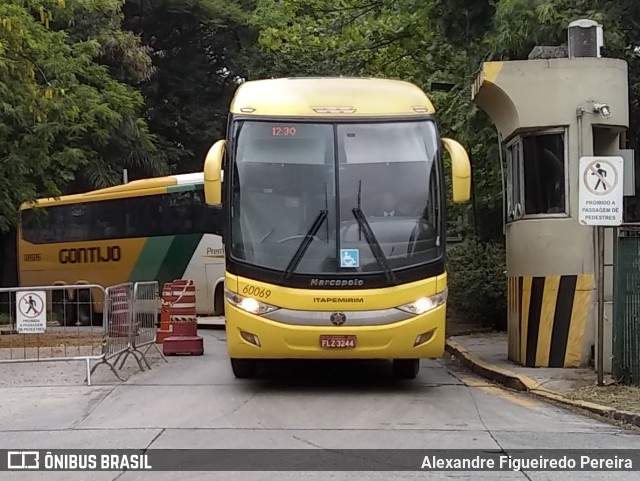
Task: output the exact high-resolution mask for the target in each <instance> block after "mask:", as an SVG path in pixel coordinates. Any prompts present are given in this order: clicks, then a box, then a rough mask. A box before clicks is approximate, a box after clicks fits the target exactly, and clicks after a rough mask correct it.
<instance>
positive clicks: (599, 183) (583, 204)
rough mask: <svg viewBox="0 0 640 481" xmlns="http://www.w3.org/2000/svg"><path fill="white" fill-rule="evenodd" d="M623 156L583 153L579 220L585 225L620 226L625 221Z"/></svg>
mask: <svg viewBox="0 0 640 481" xmlns="http://www.w3.org/2000/svg"><path fill="white" fill-rule="evenodd" d="M623 170H624V160H623V159H622V157H613V156H611V157H582V158H581V159H580V188H579V190H578V198H579V199H578V200H579V202H578V204H579V208H580V214H579V219H578V221H579V222H580V224H582V225H595V226H618V225H620V224H622V202H623V179H622V175H623Z"/></svg>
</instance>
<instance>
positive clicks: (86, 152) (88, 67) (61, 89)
mask: <svg viewBox="0 0 640 481" xmlns="http://www.w3.org/2000/svg"><path fill="white" fill-rule="evenodd" d="M118 6H119V2H118V1H116V0H103V1H101V2H74V1H73V0H69V1H67V2H64V1H60V2H57V1H56V2H54V1H49V2H36V1H34V0H20V1H18V0H10V1H7V0H3V1H1V2H0V132H1V133H2V139H3V142H2V143H0V182H1V184H0V192H1V193H0V229H1V230H7V229H8V228H9V227H10V226H11V225H13V224H14V223H15V218H16V216H15V210H16V207H17V206H18V205H19V204H20V203H21V202H24V201H27V200H32V199H34V198H36V197H39V196H42V195H59V194H60V193H61V192H62V190H63V189H68V188H70V186H72V185H74V183H75V185H76V186H78V184H79V182H78V180H79V177H78V174H79V173H80V172H84V173H86V174H88V175H89V178H88V180H90V181H93V182H94V184H96V185H99V184H100V183H105V182H108V181H109V180H111V179H106V181H105V178H104V177H102V178H99V177H98V176H97V175H96V173H97V172H100V171H107V172H109V173H112V172H113V171H114V169H115V168H116V167H117V166H118V165H123V164H125V163H126V162H128V161H131V160H133V159H135V156H136V155H144V149H145V148H148V149H151V148H152V145H151V143H150V142H148V141H147V139H144V138H143V139H141V138H140V137H139V135H140V134H143V135H145V129H146V128H145V126H144V124H142V123H140V122H139V120H138V117H137V112H138V110H139V109H140V108H141V107H142V105H143V98H142V95H140V93H139V92H137V91H136V90H135V89H133V88H131V87H129V86H128V85H126V84H124V83H122V82H119V81H117V80H116V79H114V78H113V77H112V76H111V75H110V72H109V69H108V68H107V67H106V66H104V65H102V64H101V63H99V62H98V61H97V59H98V58H99V57H100V56H101V55H102V54H103V53H104V52H103V46H102V45H101V43H100V41H99V40H98V39H97V38H96V37H95V36H93V35H92V34H91V32H86V33H85V34H84V35H79V34H78V33H77V34H76V35H75V36H74V37H75V38H72V36H71V34H70V33H69V32H68V31H66V30H64V29H62V28H61V26H62V25H68V24H72V23H73V22H74V20H75V19H76V18H77V17H79V16H80V14H79V13H82V14H83V15H82V16H88V17H91V16H92V15H98V16H100V15H102V16H105V17H106V16H108V15H109V13H113V12H115V11H117V8H118ZM136 136H138V137H137V138H135V137H136ZM141 140H142V142H141ZM125 153H129V156H130V157H129V158H128V159H126V158H122V157H121V156H122V155H125Z"/></svg>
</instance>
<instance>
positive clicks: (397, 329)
mask: <svg viewBox="0 0 640 481" xmlns="http://www.w3.org/2000/svg"><path fill="white" fill-rule="evenodd" d="M445 312H446V304H443V305H441V306H439V307H437V308H435V309H433V310H432V311H429V312H427V313H425V314H422V315H418V316H415V317H412V318H410V319H407V320H404V321H400V322H395V323H392V324H384V325H369V326H351V327H350V326H349V325H348V320H347V322H345V324H344V325H342V326H333V325H327V326H317V325H313V326H310V325H300V324H284V323H280V322H276V321H272V320H269V319H265V318H264V317H260V316H257V315H254V314H250V313H248V312H245V311H243V310H241V309H239V308H237V307H235V306H232V305H230V304H229V303H228V302H227V303H226V330H227V348H228V352H229V356H230V357H231V358H238V359H425V358H430V359H435V358H439V357H441V356H442V355H443V354H444V345H445ZM346 314H347V316H348V315H349V313H348V312H347V313H346ZM302 322H304V320H303V319H301V323H302ZM326 336H341V337H334V338H327V337H326ZM321 339H322V340H321ZM321 344H324V346H323V345H321Z"/></svg>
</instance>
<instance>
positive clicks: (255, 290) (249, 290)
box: [242, 286, 271, 299]
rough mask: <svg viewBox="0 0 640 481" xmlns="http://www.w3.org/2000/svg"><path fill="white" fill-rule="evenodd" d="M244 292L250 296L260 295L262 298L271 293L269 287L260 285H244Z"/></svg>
mask: <svg viewBox="0 0 640 481" xmlns="http://www.w3.org/2000/svg"><path fill="white" fill-rule="evenodd" d="M242 293H243V294H247V295H248V296H255V297H260V298H261V299H266V298H267V297H269V296H270V295H271V291H270V290H269V289H262V288H260V287H258V286H244V287H243V288H242Z"/></svg>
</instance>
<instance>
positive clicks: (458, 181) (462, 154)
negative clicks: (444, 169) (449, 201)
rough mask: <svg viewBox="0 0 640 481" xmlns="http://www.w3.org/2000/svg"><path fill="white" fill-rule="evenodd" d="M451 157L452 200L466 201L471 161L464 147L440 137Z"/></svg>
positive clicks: (468, 197) (468, 194) (469, 195)
mask: <svg viewBox="0 0 640 481" xmlns="http://www.w3.org/2000/svg"><path fill="white" fill-rule="evenodd" d="M442 143H443V144H444V148H445V149H447V152H449V156H450V157H451V184H452V186H453V201H454V202H467V201H468V200H469V199H470V198H471V162H470V161H469V155H468V154H467V151H466V150H464V147H463V146H462V145H460V143H459V142H456V141H455V140H452V139H442Z"/></svg>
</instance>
